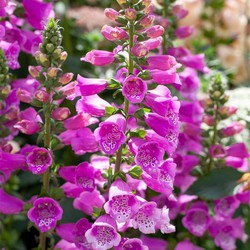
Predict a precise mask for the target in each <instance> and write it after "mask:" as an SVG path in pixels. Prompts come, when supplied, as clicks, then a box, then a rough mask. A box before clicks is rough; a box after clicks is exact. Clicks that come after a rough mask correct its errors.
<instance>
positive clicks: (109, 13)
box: [104, 8, 119, 21]
mask: <svg viewBox="0 0 250 250" xmlns="http://www.w3.org/2000/svg"><path fill="white" fill-rule="evenodd" d="M104 14H105V16H106V17H107V18H108V19H110V20H111V21H116V19H117V18H118V16H119V13H118V12H117V11H116V10H114V9H111V8H106V9H105V10H104Z"/></svg>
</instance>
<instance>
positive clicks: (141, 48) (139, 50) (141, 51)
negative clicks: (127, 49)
mask: <svg viewBox="0 0 250 250" xmlns="http://www.w3.org/2000/svg"><path fill="white" fill-rule="evenodd" d="M148 51H149V49H148V47H147V46H146V45H144V44H143V43H136V44H135V45H134V46H133V47H132V49H131V52H132V54H133V55H135V56H136V57H139V58H142V57H145V56H146V55H147V54H148Z"/></svg>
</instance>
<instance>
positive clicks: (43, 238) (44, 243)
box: [40, 233, 46, 250]
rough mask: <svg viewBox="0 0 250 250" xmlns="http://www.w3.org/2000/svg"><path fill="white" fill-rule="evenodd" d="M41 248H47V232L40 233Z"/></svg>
mask: <svg viewBox="0 0 250 250" xmlns="http://www.w3.org/2000/svg"><path fill="white" fill-rule="evenodd" d="M40 249H41V250H46V233H40Z"/></svg>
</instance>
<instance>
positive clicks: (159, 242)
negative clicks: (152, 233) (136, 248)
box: [141, 234, 167, 250]
mask: <svg viewBox="0 0 250 250" xmlns="http://www.w3.org/2000/svg"><path fill="white" fill-rule="evenodd" d="M141 240H142V242H143V244H144V245H146V246H148V249H149V250H166V249H167V242H166V240H163V239H159V238H152V237H147V236H145V235H144V234H142V235H141Z"/></svg>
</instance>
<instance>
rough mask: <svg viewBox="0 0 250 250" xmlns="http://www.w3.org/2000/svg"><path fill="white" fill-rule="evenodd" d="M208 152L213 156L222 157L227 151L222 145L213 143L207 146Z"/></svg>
mask: <svg viewBox="0 0 250 250" xmlns="http://www.w3.org/2000/svg"><path fill="white" fill-rule="evenodd" d="M209 154H210V156H211V157H213V158H224V157H225V156H226V155H227V151H226V150H225V148H224V147H223V146H222V145H219V144H214V145H212V146H211V147H210V148H209Z"/></svg>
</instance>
